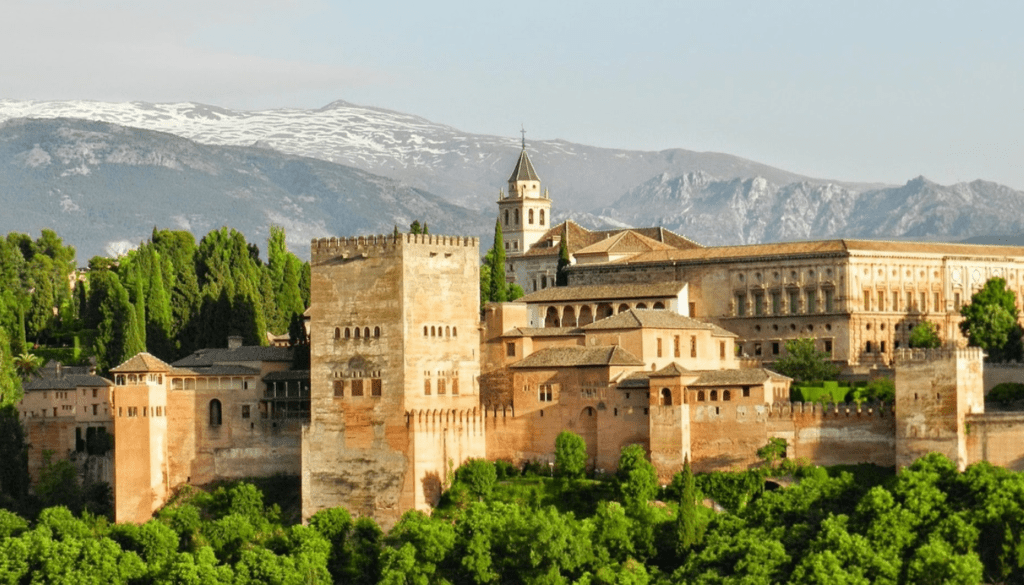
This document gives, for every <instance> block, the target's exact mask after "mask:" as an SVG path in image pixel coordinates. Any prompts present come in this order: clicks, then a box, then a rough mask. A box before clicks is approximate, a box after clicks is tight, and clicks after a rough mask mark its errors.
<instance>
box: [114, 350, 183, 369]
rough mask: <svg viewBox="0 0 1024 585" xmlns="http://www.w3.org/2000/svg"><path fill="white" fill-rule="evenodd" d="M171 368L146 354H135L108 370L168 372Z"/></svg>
mask: <svg viewBox="0 0 1024 585" xmlns="http://www.w3.org/2000/svg"><path fill="white" fill-rule="evenodd" d="M170 370H171V366H169V365H167V363H166V362H164V361H163V360H161V359H160V358H158V357H156V356H155V355H152V354H150V353H147V352H142V353H138V354H135V355H134V356H132V357H131V358H129V359H128V361H126V362H124V363H123V364H121V365H119V366H117V367H113V368H110V371H111V372H169V371H170Z"/></svg>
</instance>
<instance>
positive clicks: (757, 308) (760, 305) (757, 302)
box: [754, 293, 764, 317]
mask: <svg viewBox="0 0 1024 585" xmlns="http://www.w3.org/2000/svg"><path fill="white" fill-rule="evenodd" d="M754 315H755V316H757V317H760V316H761V315H764V293H755V294H754Z"/></svg>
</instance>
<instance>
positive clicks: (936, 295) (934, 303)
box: [932, 292, 942, 313]
mask: <svg viewBox="0 0 1024 585" xmlns="http://www.w3.org/2000/svg"><path fill="white" fill-rule="evenodd" d="M932 310H933V311H935V312H936V313H938V312H939V311H941V310H942V309H940V304H939V293H937V292H936V293H932Z"/></svg>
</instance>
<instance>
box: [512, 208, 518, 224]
mask: <svg viewBox="0 0 1024 585" xmlns="http://www.w3.org/2000/svg"><path fill="white" fill-rule="evenodd" d="M512 216H513V218H515V220H516V225H519V210H518V209H514V210H513V211H512Z"/></svg>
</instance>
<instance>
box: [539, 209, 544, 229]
mask: <svg viewBox="0 0 1024 585" xmlns="http://www.w3.org/2000/svg"><path fill="white" fill-rule="evenodd" d="M540 225H544V210H543V209H541V210H540Z"/></svg>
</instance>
